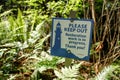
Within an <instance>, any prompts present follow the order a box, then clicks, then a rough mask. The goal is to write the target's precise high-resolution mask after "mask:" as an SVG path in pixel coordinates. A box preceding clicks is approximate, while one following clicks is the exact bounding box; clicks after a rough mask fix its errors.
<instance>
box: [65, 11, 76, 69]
mask: <svg viewBox="0 0 120 80" xmlns="http://www.w3.org/2000/svg"><path fill="white" fill-rule="evenodd" d="M69 17H70V18H71V19H74V18H76V11H70V15H69ZM71 21H72V20H71ZM71 63H72V59H70V58H65V66H66V67H69V66H70V65H71Z"/></svg>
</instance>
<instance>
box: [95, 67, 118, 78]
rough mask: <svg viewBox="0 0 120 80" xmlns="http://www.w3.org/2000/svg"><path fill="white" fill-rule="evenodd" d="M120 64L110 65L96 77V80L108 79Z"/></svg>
mask: <svg viewBox="0 0 120 80" xmlns="http://www.w3.org/2000/svg"><path fill="white" fill-rule="evenodd" d="M118 67H119V66H113V65H110V66H108V67H105V68H104V69H103V70H102V71H101V72H100V73H99V74H98V75H97V76H96V77H95V80H106V79H107V77H108V76H109V75H110V74H112V72H113V71H114V70H115V69H116V68H118Z"/></svg>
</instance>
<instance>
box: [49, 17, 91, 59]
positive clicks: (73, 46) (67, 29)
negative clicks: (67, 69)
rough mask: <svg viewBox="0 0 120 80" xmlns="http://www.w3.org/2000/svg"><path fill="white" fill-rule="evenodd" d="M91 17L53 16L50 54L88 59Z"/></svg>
mask: <svg viewBox="0 0 120 80" xmlns="http://www.w3.org/2000/svg"><path fill="white" fill-rule="evenodd" d="M92 28H93V20H92V19H69V18H66V19H65V18H53V19H52V33H51V55H53V56H59V57H66V58H73V59H78V60H89V57H90V56H89V53H90V43H91V38H92Z"/></svg>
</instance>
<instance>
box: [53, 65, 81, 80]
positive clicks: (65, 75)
mask: <svg viewBox="0 0 120 80" xmlns="http://www.w3.org/2000/svg"><path fill="white" fill-rule="evenodd" d="M80 65H81V63H80V64H75V65H73V66H72V67H64V68H62V69H61V71H58V70H55V71H54V73H55V75H56V76H57V77H58V79H61V80H78V79H77V78H78V76H79V75H78V74H79V67H80Z"/></svg>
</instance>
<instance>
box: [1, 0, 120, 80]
mask: <svg viewBox="0 0 120 80" xmlns="http://www.w3.org/2000/svg"><path fill="white" fill-rule="evenodd" d="M93 5H94V6H93ZM119 7H120V2H119V1H118V0H115V1H111V0H110V1H103V0H95V1H94V2H92V0H1V3H0V79H1V80H6V79H8V80H13V79H17V80H30V78H31V80H38V79H42V80H53V79H54V80H61V79H65V80H67V79H68V80H78V79H80V80H85V79H86V80H88V79H98V80H99V79H101V78H102V79H104V80H106V79H114V80H119V74H120V69H119V66H118V65H117V64H119V63H120V62H119V57H120V50H119V48H120V40H119V36H120V35H119V32H120V31H119V30H120V28H119V26H120V24H119V23H120V20H119V18H118V15H119ZM71 10H75V11H77V16H76V17H77V18H87V19H88V18H93V19H97V21H95V22H94V23H96V24H97V25H96V26H95V27H96V28H95V27H94V31H95V32H96V34H93V35H96V36H97V38H95V39H96V40H95V41H93V44H92V47H91V55H90V56H91V59H90V62H89V63H91V64H93V65H89V64H86V63H81V61H76V60H74V62H73V65H72V66H71V67H65V65H64V61H65V59H64V58H58V57H51V56H50V55H49V53H50V30H51V29H50V28H51V27H50V26H51V18H53V17H64V18H68V17H69V13H70V11H71ZM93 11H94V12H95V15H94V16H93V14H92V13H93ZM114 61H116V63H115V64H112V65H110V64H111V63H112V62H114ZM75 63H77V64H75ZM83 64H84V65H83ZM96 64H97V65H96ZM81 65H82V66H81ZM106 65H110V66H108V67H105V68H104V69H103V70H102V71H101V68H102V67H104V66H106ZM100 71H101V72H100ZM95 72H96V73H95ZM97 72H100V73H99V74H98V75H97ZM68 74H69V75H68ZM95 75H96V76H95ZM94 77H95V78H94Z"/></svg>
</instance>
